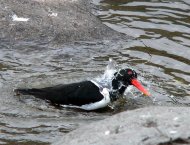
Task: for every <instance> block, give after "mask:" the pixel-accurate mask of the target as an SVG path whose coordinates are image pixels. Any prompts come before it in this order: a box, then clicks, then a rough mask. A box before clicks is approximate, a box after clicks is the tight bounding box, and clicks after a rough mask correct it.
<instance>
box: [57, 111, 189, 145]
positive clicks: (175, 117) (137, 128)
mask: <svg viewBox="0 0 190 145" xmlns="http://www.w3.org/2000/svg"><path fill="white" fill-rule="evenodd" d="M189 114H190V110H189V108H188V107H147V108H141V109H136V110H132V111H126V112H123V113H119V114H116V115H114V116H112V117H109V118H107V119H105V120H102V121H99V122H96V123H92V124H89V125H87V126H83V127H81V128H79V129H77V130H75V131H72V132H70V133H68V134H67V135H64V137H63V138H62V139H61V140H60V141H58V142H56V143H55V145H58V144H67V145H73V144H75V145H92V144H93V145H139V144H143V145H179V144H190V131H189V130H190V118H189Z"/></svg>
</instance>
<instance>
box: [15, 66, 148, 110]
mask: <svg viewBox="0 0 190 145" xmlns="http://www.w3.org/2000/svg"><path fill="white" fill-rule="evenodd" d="M136 77H137V75H136V72H135V71H133V70H131V69H121V70H120V71H118V72H117V73H115V74H114V76H113V79H112V83H111V84H112V87H111V89H108V88H103V87H102V86H100V85H99V84H97V83H96V82H94V81H82V82H78V83H72V84H63V85H57V86H52V87H46V88H32V89H25V88H24V89H22V88H21V89H16V90H15V92H16V93H17V94H18V95H20V94H23V95H33V96H35V97H38V98H41V99H44V100H48V101H50V102H52V103H54V104H61V105H64V106H70V107H75V108H81V109H84V110H95V109H99V108H103V107H106V106H107V105H108V104H109V103H110V102H111V101H115V100H117V99H118V98H119V97H120V96H121V95H122V94H123V93H124V91H125V89H126V88H127V86H128V85H131V80H132V79H133V78H134V79H135V78H136ZM141 91H142V90H141ZM144 93H148V92H146V90H145V92H144Z"/></svg>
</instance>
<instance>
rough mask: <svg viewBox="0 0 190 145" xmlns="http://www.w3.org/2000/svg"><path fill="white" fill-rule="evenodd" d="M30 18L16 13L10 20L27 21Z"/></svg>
mask: <svg viewBox="0 0 190 145" xmlns="http://www.w3.org/2000/svg"><path fill="white" fill-rule="evenodd" d="M29 19H30V18H24V17H18V16H17V15H16V14H14V15H13V16H12V20H13V21H16V22H27V21H28V20H29Z"/></svg>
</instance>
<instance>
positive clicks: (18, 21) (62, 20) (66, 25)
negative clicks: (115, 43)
mask: <svg viewBox="0 0 190 145" xmlns="http://www.w3.org/2000/svg"><path fill="white" fill-rule="evenodd" d="M0 20H1V21H0V30H1V33H0V38H1V39H2V38H8V39H10V41H31V40H33V41H37V42H51V43H62V44H63V43H68V42H73V41H92V40H93V41H95V40H102V39H116V40H119V39H124V38H126V39H128V38H129V37H128V36H126V35H123V34H120V33H118V32H116V31H114V30H112V29H110V28H109V27H107V26H105V25H104V24H102V23H101V21H100V20H99V19H98V18H97V17H96V16H95V15H93V13H92V4H91V3H90V1H86V0H71V1H68V0H61V1H60V0H30V1H28V0H6V1H1V2H0Z"/></svg>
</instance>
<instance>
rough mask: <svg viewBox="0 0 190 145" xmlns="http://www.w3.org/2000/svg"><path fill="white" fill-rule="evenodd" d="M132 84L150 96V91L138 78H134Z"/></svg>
mask: <svg viewBox="0 0 190 145" xmlns="http://www.w3.org/2000/svg"><path fill="white" fill-rule="evenodd" d="M131 84H132V85H133V86H135V87H136V88H137V89H139V90H140V91H141V92H142V93H143V94H144V95H146V96H150V93H149V92H148V91H147V90H146V89H145V88H144V87H143V86H142V85H141V83H140V82H139V81H138V80H137V79H132V81H131Z"/></svg>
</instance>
